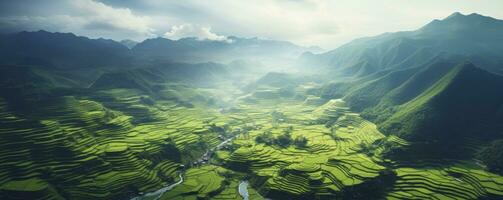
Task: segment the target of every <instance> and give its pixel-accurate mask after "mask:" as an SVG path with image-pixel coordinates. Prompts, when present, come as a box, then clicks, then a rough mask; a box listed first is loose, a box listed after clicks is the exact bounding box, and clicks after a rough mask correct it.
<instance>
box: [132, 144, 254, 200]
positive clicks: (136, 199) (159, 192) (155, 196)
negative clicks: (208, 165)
mask: <svg viewBox="0 0 503 200" xmlns="http://www.w3.org/2000/svg"><path fill="white" fill-rule="evenodd" d="M236 136H237V135H234V136H233V137H231V138H228V139H226V140H224V141H222V142H221V143H220V144H218V145H217V146H216V147H215V148H213V149H211V150H210V151H211V152H210V153H209V152H206V155H208V154H210V155H211V153H213V152H214V151H216V150H219V149H220V148H221V147H222V146H224V145H225V144H227V143H229V142H230V141H232V139H234V138H235V137H236ZM182 174H183V171H182V172H180V174H179V176H180V180H179V181H178V182H176V183H173V184H171V185H168V186H166V187H163V188H161V189H159V190H156V191H154V192H149V193H145V194H143V195H141V196H137V197H134V198H132V199H131V200H143V199H152V198H153V200H158V199H159V198H161V196H162V194H164V193H165V192H167V191H169V190H171V189H173V188H174V187H175V186H177V185H179V184H181V183H183V176H182ZM245 182H246V181H245ZM242 184H243V181H242V182H241V183H240V184H239V194H241V187H242V186H241V185H242ZM247 186H248V182H246V185H245V186H244V189H243V191H244V192H246V197H244V196H243V195H241V196H243V198H244V199H245V200H248V189H247V188H246V187H247Z"/></svg>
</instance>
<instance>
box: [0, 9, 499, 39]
mask: <svg viewBox="0 0 503 200" xmlns="http://www.w3.org/2000/svg"><path fill="white" fill-rule="evenodd" d="M0 9H1V12H0V13H1V14H0V27H1V31H2V32H17V31H21V30H31V31H36V30H40V29H43V30H47V31H52V32H72V33H75V34H77V35H83V36H87V37H91V38H99V37H103V38H108V39H114V40H123V39H132V40H136V41H138V42H141V41H142V40H144V39H146V38H152V37H167V38H170V39H179V38H183V37H198V38H200V39H210V40H225V39H226V37H227V36H238V37H259V38H267V39H275V40H287V41H291V42H294V43H296V44H300V45H303V46H319V47H322V48H324V49H333V48H336V47H338V46H340V45H342V44H344V43H346V42H349V41H351V40H352V39H355V38H358V37H362V36H373V35H377V34H380V33H383V32H395V31H403V30H414V29H417V28H419V27H421V26H422V25H424V24H426V23H428V22H429V21H430V20H431V19H441V18H444V17H446V16H448V15H449V14H451V13H453V12H461V13H463V14H470V13H475V12H476V13H479V14H483V15H486V16H492V17H495V18H503V13H502V12H501V10H503V2H502V1H497V0H482V1H469V0H462V1H455V0H445V1H440V2H439V1H434V0H427V1H415V2H410V1H399V0H386V1H379V2H377V1H370V0H362V1H335V0H333V1H322V0H274V1H265V0H260V1H253V2H252V1H231V0H217V1H194V0H189V1H161V0H146V1H133V0H125V1H122V0H101V1H92V0H75V1H65V0H49V1H36V0H28V1H2V2H1V3H0Z"/></svg>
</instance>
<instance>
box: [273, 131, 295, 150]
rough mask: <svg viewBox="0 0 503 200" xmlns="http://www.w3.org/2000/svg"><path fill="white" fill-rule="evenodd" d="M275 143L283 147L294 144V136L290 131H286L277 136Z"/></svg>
mask: <svg viewBox="0 0 503 200" xmlns="http://www.w3.org/2000/svg"><path fill="white" fill-rule="evenodd" d="M275 143H276V144H277V145H278V146H281V147H288V146H290V144H292V136H290V133H288V132H285V133H284V134H282V135H280V136H278V137H277V138H276V140H275Z"/></svg>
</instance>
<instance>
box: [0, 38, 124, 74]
mask: <svg viewBox="0 0 503 200" xmlns="http://www.w3.org/2000/svg"><path fill="white" fill-rule="evenodd" d="M0 55H2V56H1V57H0V64H7V65H39V66H45V67H55V68H62V69H65V68H66V69H68V68H95V67H119V66H120V67H122V66H128V65H130V63H131V61H132V57H131V55H130V52H129V50H128V48H127V47H125V46H123V45H122V44H120V43H118V42H115V41H113V40H105V39H89V38H86V37H80V36H76V35H74V34H72V33H50V32H46V31H37V32H19V33H14V34H8V35H2V36H0Z"/></svg>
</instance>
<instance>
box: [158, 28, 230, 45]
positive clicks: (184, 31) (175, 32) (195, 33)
mask: <svg viewBox="0 0 503 200" xmlns="http://www.w3.org/2000/svg"><path fill="white" fill-rule="evenodd" d="M164 37H165V38H169V39H172V40H178V39H180V38H186V37H195V38H197V39H200V40H204V39H207V40H217V41H227V37H226V36H223V35H217V34H216V33H213V32H211V27H205V26H199V25H193V24H182V25H178V26H173V27H171V30H170V31H168V32H166V33H164Z"/></svg>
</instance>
